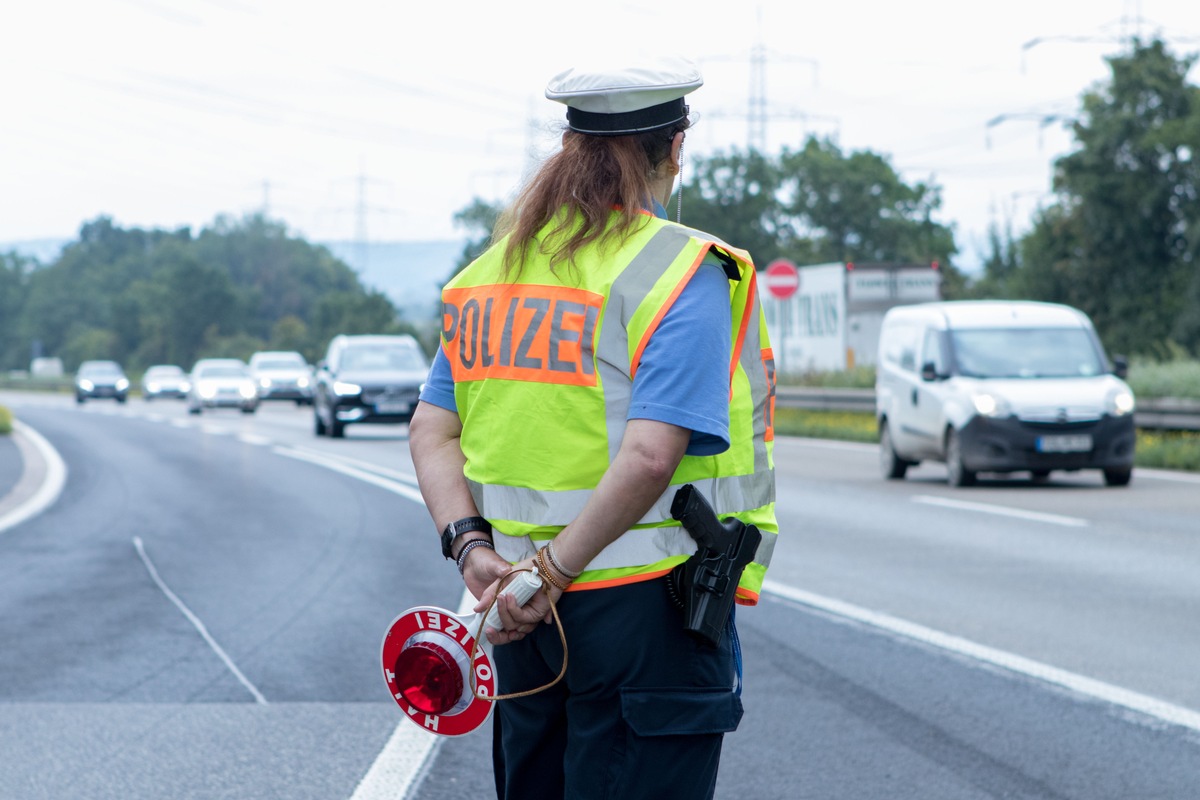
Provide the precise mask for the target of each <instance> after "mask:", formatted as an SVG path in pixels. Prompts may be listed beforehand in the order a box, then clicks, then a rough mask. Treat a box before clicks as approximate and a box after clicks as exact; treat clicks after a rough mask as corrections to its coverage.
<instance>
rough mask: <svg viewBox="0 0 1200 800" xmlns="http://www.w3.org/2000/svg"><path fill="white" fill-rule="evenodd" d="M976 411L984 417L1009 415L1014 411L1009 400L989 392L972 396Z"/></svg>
mask: <svg viewBox="0 0 1200 800" xmlns="http://www.w3.org/2000/svg"><path fill="white" fill-rule="evenodd" d="M971 403H972V404H973V405H974V406H975V411H976V412H977V413H979V414H980V415H981V416H984V417H1007V416H1009V414H1011V413H1012V409H1011V408H1010V407H1009V405H1008V401H1007V400H1005V399H1004V398H1003V397H998V396H996V395H994V394H988V393H987V392H980V393H979V394H977V395H974V396H973V397H972V398H971Z"/></svg>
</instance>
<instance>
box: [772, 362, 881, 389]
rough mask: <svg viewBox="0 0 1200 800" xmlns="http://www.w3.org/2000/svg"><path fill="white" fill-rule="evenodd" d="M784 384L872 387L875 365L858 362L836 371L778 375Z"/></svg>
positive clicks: (845, 387)
mask: <svg viewBox="0 0 1200 800" xmlns="http://www.w3.org/2000/svg"><path fill="white" fill-rule="evenodd" d="M779 382H780V383H781V384H784V385H785V386H820V387H823V388H828V389H874V388H875V367H874V366H872V365H870V364H860V365H859V366H857V367H854V368H853V369H847V370H840V371H837V372H803V373H787V374H786V375H784V374H781V375H780V376H779Z"/></svg>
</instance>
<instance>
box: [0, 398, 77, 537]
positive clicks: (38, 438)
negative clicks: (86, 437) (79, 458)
mask: <svg viewBox="0 0 1200 800" xmlns="http://www.w3.org/2000/svg"><path fill="white" fill-rule="evenodd" d="M13 429H14V430H15V431H16V432H17V434H18V435H19V437H20V439H19V440H18V442H17V446H18V447H20V446H22V444H26V443H27V444H29V445H32V446H33V448H34V449H35V450H37V453H38V455H39V456H40V457H41V460H42V463H43V464H44V465H45V470H46V474H45V476H44V477H43V478H42V482H41V484H40V485H39V486H38V488H37V491H36V492H34V493H33V495H32V496H30V498H29V499H28V500H26V501H25V502H23V503H21V504H20V505H19V506H17V507H16V508H14V509H13V510H12V511H9V512H8V513H7V514H5V515H4V516H3V517H0V533H3V532H4V531H6V530H8V529H9V528H14V527H16V526H17V525H20V524H21V523H22V522H24V521H25V520H27V519H31V518H32V517H35V516H37V515H38V514H40V513H42V512H43V511H45V510H46V509H47V508H49V507H50V506H52V505H54V503H55V501H57V500H58V496H59V495H61V494H62V490H63V487H64V486H65V485H66V483H67V465H66V463H64V462H63V460H62V456H60V455H59V454H58V451H57V450H55V449H54V445H52V444H50V442H48V441H46V438H45V437H44V436H42V435H41V434H40V433H38V432H37V431H35V430H34V429H33V428H31V427H29V426H28V425H26V424H24V423H23V422H21V421H20V420H13ZM22 482H23V480H18V483H22Z"/></svg>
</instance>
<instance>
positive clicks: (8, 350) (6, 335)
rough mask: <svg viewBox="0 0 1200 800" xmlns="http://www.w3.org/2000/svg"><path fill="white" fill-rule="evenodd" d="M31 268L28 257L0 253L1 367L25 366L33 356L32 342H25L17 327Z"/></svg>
mask: <svg viewBox="0 0 1200 800" xmlns="http://www.w3.org/2000/svg"><path fill="white" fill-rule="evenodd" d="M32 268H33V262H32V261H30V260H29V259H27V258H23V257H21V256H19V255H17V254H16V253H0V367H3V366H4V365H6V364H7V365H10V366H13V367H15V366H18V365H22V363H23V362H27V361H28V359H29V357H30V355H31V353H32V347H31V342H28V341H23V340H22V338H21V337H20V335H19V325H18V323H19V319H20V313H21V308H22V307H23V306H24V305H25V301H26V295H27V294H28V277H27V276H28V274H29V272H30V271H31V270H32Z"/></svg>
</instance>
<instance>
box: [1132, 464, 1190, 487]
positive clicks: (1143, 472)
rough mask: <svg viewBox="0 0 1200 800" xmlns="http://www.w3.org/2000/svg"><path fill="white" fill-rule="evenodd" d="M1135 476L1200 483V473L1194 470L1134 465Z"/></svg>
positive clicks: (1138, 477)
mask: <svg viewBox="0 0 1200 800" xmlns="http://www.w3.org/2000/svg"><path fill="white" fill-rule="evenodd" d="M1133 477H1134V478H1137V479H1139V480H1140V479H1142V478H1153V479H1154V480H1157V481H1174V482H1175V483H1200V475H1197V474H1196V473H1194V472H1173V471H1171V470H1168V469H1150V468H1149V467H1134V468H1133Z"/></svg>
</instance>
